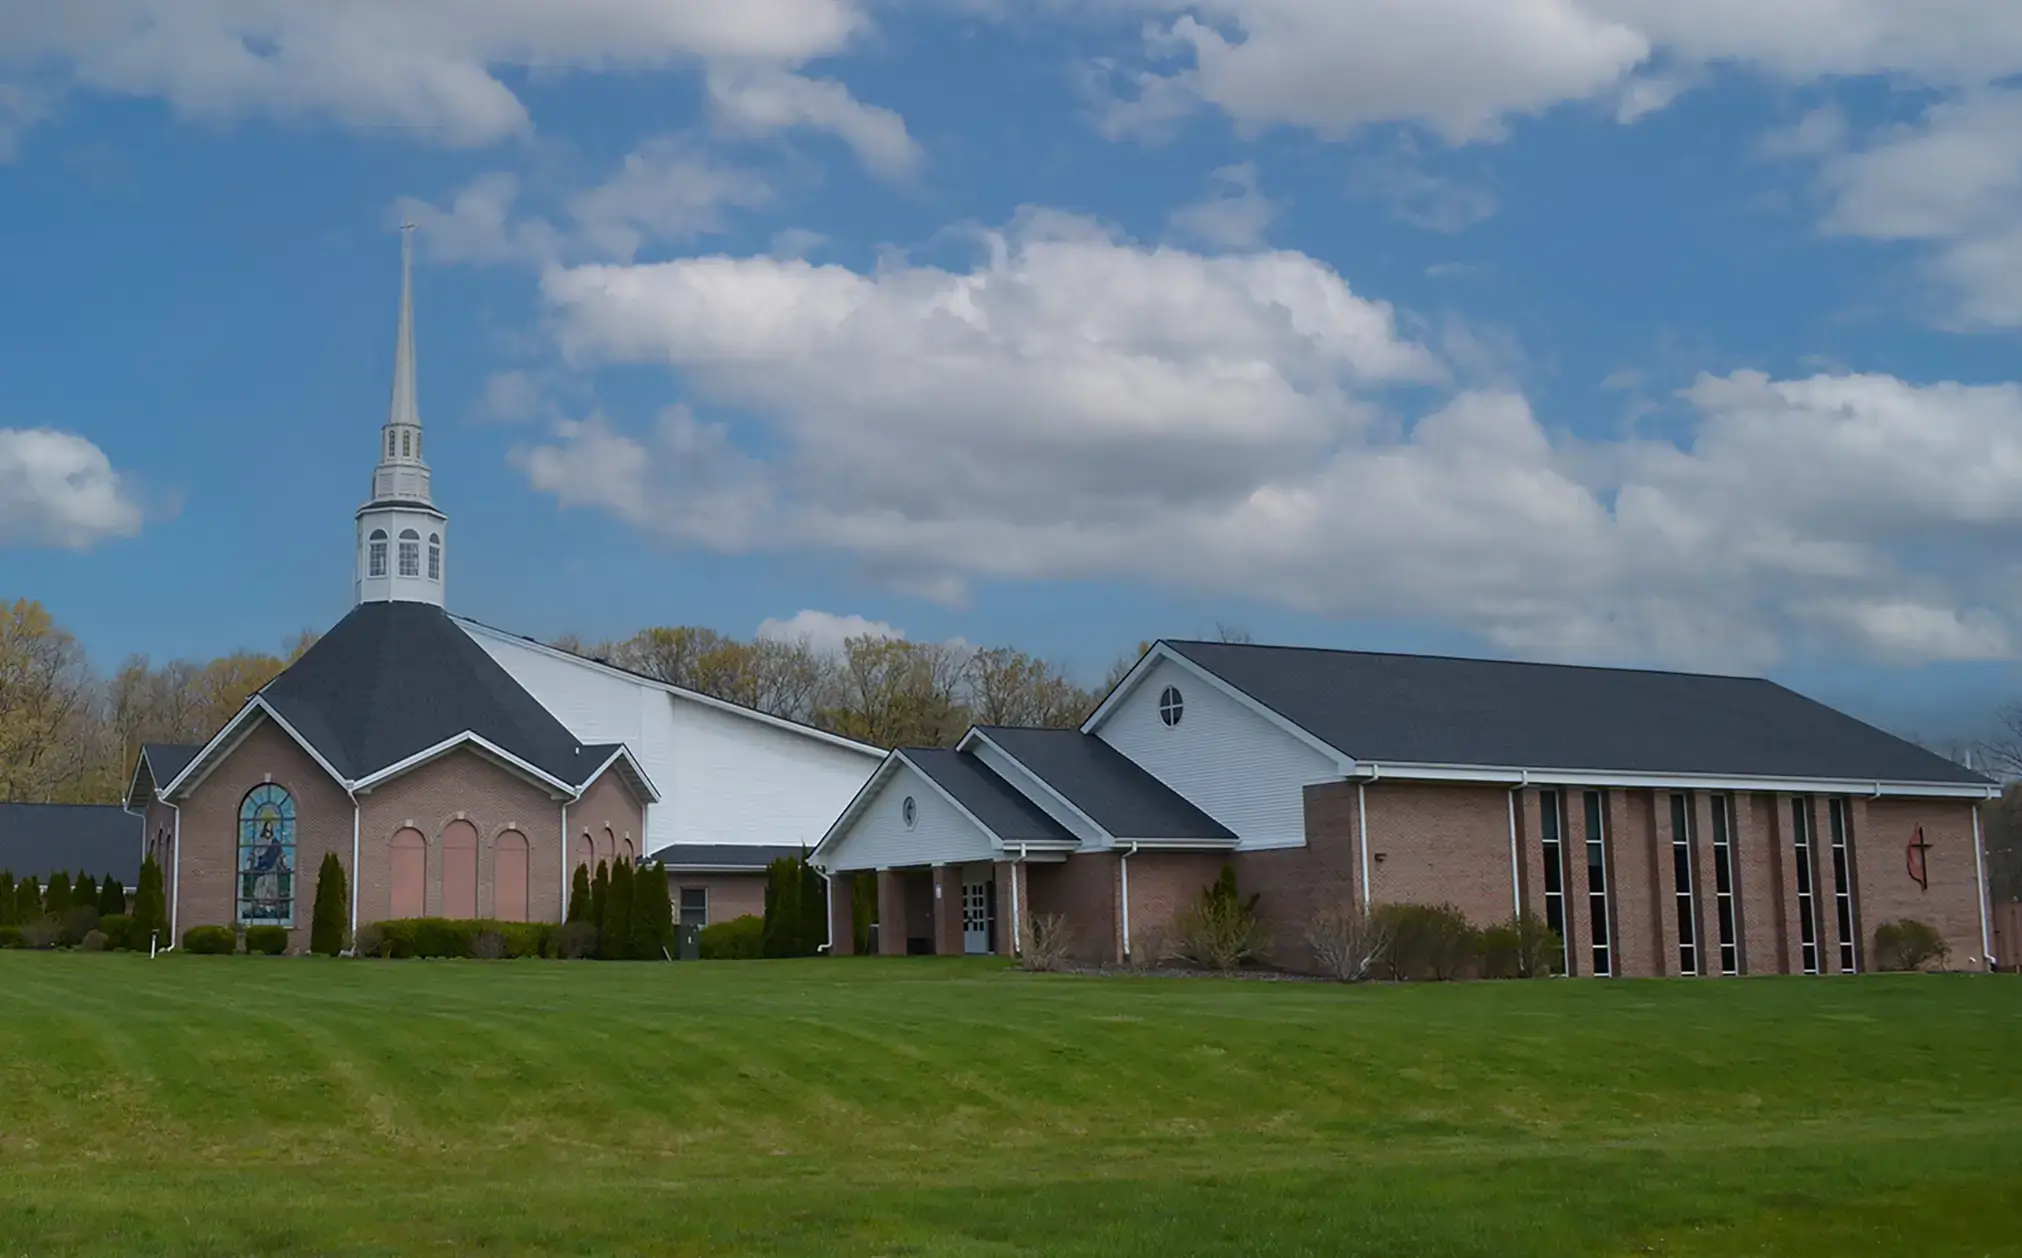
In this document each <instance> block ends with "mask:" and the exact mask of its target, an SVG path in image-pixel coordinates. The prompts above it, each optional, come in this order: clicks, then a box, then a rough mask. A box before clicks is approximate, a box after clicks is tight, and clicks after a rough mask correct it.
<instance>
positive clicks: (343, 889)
mask: <svg viewBox="0 0 2022 1258" xmlns="http://www.w3.org/2000/svg"><path fill="white" fill-rule="evenodd" d="M350 916H351V891H350V887H349V886H348V885H347V882H346V879H345V877H344V862H342V861H340V860H338V859H337V853H335V852H325V853H323V863H322V864H321V865H319V866H317V867H316V907H315V909H314V910H313V911H312V912H311V914H310V917H309V951H311V952H320V953H322V954H323V955H324V956H326V957H334V956H336V955H337V954H338V953H340V952H342V951H344V936H345V934H346V933H347V927H349V925H350V921H349V919H350Z"/></svg>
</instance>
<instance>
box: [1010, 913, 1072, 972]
mask: <svg viewBox="0 0 2022 1258" xmlns="http://www.w3.org/2000/svg"><path fill="white" fill-rule="evenodd" d="M1073 946H1074V932H1073V931H1072V930H1070V929H1069V928H1068V925H1067V919H1066V918H1064V917H1062V916H1061V915H1060V914H1058V913H1040V914H1036V915H1035V916H1034V917H1033V918H1032V922H1031V925H1030V927H1029V928H1028V929H1027V930H1026V932H1025V948H1024V953H1025V955H1024V958H1023V960H1022V961H1021V962H1020V964H1021V965H1023V966H1024V968H1025V969H1028V970H1034V971H1038V972H1040V973H1052V972H1054V971H1057V970H1064V969H1066V968H1067V954H1068V951H1069V949H1071V948H1072V947H1073Z"/></svg>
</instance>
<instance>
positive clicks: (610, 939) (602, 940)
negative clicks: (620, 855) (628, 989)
mask: <svg viewBox="0 0 2022 1258" xmlns="http://www.w3.org/2000/svg"><path fill="white" fill-rule="evenodd" d="M637 884H638V880H637V879H636V878H634V877H633V876H632V862H631V861H628V860H620V861H618V862H616V863H615V864H613V865H612V866H611V889H610V890H609V891H607V892H606V893H605V897H604V918H603V920H602V921H601V922H599V923H598V927H599V929H598V931H597V955H598V956H600V957H602V958H603V959H604V960H606V961H624V960H627V959H629V958H630V957H631V955H632V901H633V898H634V897H633V890H634V888H635V887H636V886H637Z"/></svg>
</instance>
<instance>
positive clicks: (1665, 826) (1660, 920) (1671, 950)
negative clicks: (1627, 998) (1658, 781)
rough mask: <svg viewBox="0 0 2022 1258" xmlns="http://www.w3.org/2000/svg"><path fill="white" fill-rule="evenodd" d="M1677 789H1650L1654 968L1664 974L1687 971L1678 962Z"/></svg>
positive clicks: (1679, 973) (1669, 975)
mask: <svg viewBox="0 0 2022 1258" xmlns="http://www.w3.org/2000/svg"><path fill="white" fill-rule="evenodd" d="M1676 793H1677V792H1675V791H1651V792H1650V872H1651V873H1652V874H1653V875H1654V877H1653V878H1652V879H1651V895H1650V905H1651V926H1652V928H1653V929H1652V931H1651V934H1652V938H1653V940H1654V942H1655V945H1656V948H1657V968H1656V969H1655V970H1654V971H1653V972H1654V973H1656V974H1660V975H1662V976H1663V977H1665V978H1677V977H1678V976H1679V975H1681V974H1683V973H1684V972H1685V971H1684V969H1683V968H1682V967H1681V966H1680V965H1679V964H1678V859H1677V856H1676V854H1675V853H1674V852H1673V851H1672V845H1673V844H1675V843H1676V842H1677V841H1678V834H1677V827H1676V826H1674V825H1673V824H1672V817H1671V796H1672V795H1674V794H1676ZM1687 872H1688V875H1689V872H1690V871H1687Z"/></svg>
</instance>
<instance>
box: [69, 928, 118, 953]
mask: <svg viewBox="0 0 2022 1258" xmlns="http://www.w3.org/2000/svg"><path fill="white" fill-rule="evenodd" d="M77 946H78V947H80V948H82V949H84V950H85V951H86V952H106V951H109V950H110V949H111V948H112V941H111V940H110V939H108V938H106V935H105V932H104V931H102V930H91V931H86V932H85V933H84V939H83V941H82V942H80V943H79V944H78V945H77Z"/></svg>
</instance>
